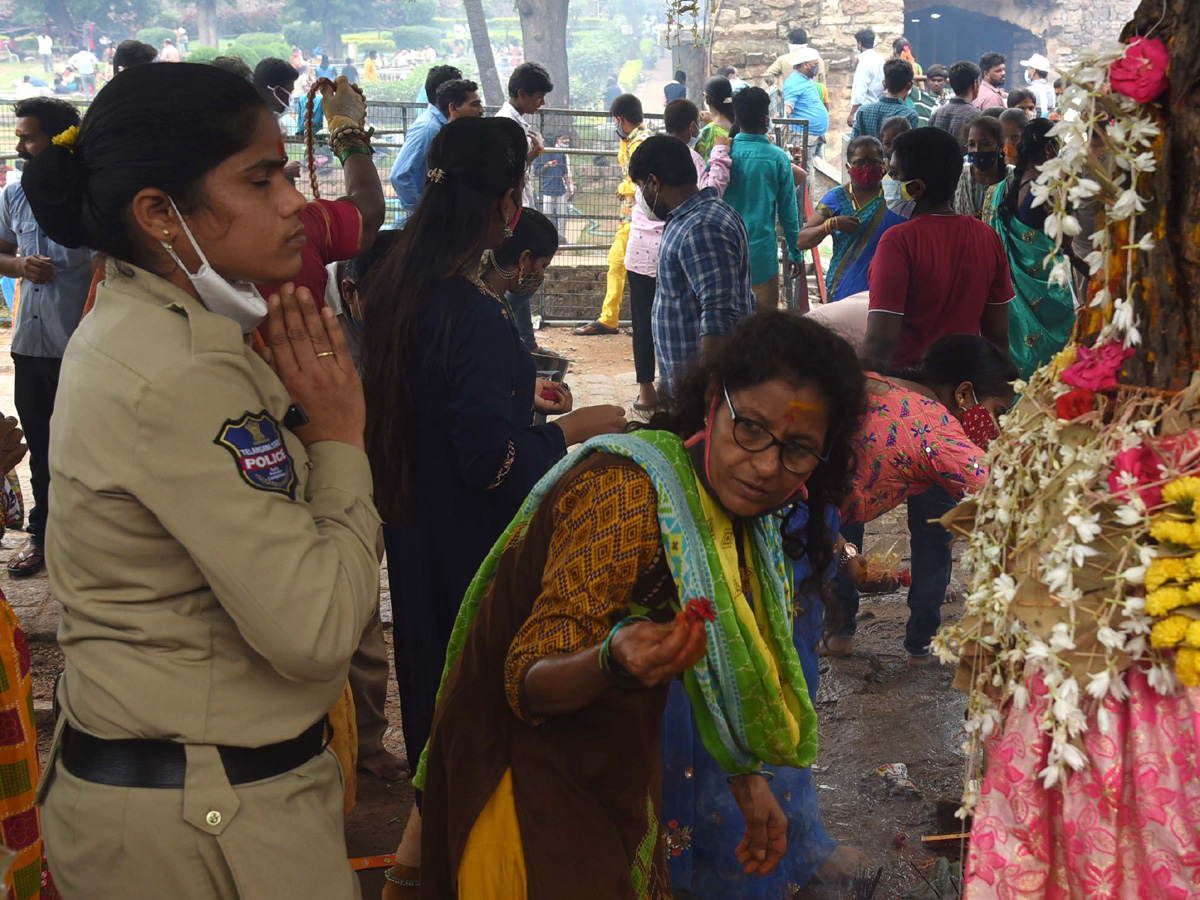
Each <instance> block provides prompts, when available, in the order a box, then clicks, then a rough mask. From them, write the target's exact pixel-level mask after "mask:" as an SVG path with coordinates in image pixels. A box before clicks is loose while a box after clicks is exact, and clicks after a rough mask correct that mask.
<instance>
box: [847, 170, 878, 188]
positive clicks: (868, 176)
mask: <svg viewBox="0 0 1200 900" xmlns="http://www.w3.org/2000/svg"><path fill="white" fill-rule="evenodd" d="M850 180H851V181H853V182H854V183H855V184H861V185H862V186H863V187H876V186H877V185H878V184H879V182H880V181H882V180H883V166H851V167H850Z"/></svg>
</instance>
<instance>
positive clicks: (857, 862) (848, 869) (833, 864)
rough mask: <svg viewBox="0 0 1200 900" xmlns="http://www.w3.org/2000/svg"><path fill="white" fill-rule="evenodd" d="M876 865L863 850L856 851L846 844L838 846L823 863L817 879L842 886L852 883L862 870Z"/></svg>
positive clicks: (818, 870)
mask: <svg viewBox="0 0 1200 900" xmlns="http://www.w3.org/2000/svg"><path fill="white" fill-rule="evenodd" d="M874 865H875V863H874V862H872V861H871V857H869V856H867V854H865V853H863V852H862V851H861V850H855V849H854V848H853V847H847V846H846V845H845V844H838V845H837V846H836V847H835V848H834V850H833V852H832V853H830V854H829V857H828V858H827V859H826V860H825V862H823V863H821V867H820V868H819V869H817V878H818V879H819V880H821V881H822V882H824V883H825V884H840V883H842V882H845V881H852V880H853V879H854V876H855V875H856V874H858V872H859V871H860V870H862V869H869V868H871V867H872V866H874Z"/></svg>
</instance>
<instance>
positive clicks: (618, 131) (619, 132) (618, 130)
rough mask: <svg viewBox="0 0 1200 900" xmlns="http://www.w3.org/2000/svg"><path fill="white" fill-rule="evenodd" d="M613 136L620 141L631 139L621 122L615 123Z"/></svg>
mask: <svg viewBox="0 0 1200 900" xmlns="http://www.w3.org/2000/svg"><path fill="white" fill-rule="evenodd" d="M613 134H615V135H616V136H617V140H618V141H623V140H625V139H626V138H627V137H629V135H627V134H626V133H625V129H624V128H622V127H621V123H620V122H613Z"/></svg>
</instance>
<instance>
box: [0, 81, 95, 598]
mask: <svg viewBox="0 0 1200 900" xmlns="http://www.w3.org/2000/svg"><path fill="white" fill-rule="evenodd" d="M14 111H15V113H16V117H17V129H16V130H17V156H19V157H20V158H21V159H24V160H30V159H33V158H34V157H35V156H37V155H38V154H39V153H41V152H42V151H43V150H45V149H46V148H47V147H49V146H50V142H51V140H52V139H53V138H54V137H55V136H56V135H59V134H62V132H64V131H66V130H67V129H68V128H70V127H71V126H72V125H78V124H79V111H78V110H77V109H76V108H75V107H74V106H72V105H71V104H70V103H67V102H66V101H65V100H56V99H51V98H48V97H34V98H31V99H29V100H22V101H20V102H19V103H17V105H16V107H15V110H14ZM64 189H66V188H65V187H64ZM0 275H6V276H8V277H9V278H20V279H21V302H20V305H19V306H18V307H17V320H16V323H15V325H14V329H13V340H12V359H13V400H14V402H15V403H16V407H17V416H18V417H19V418H20V420H21V428H22V429H24V431H25V443H26V444H27V445H28V446H29V469H30V477H31V480H32V482H33V509H32V510H30V512H29V527H28V528H27V529H26V533H27V534H28V535H29V539H28V540H27V541H26V542H25V544H24V546H22V547H21V549H20V550H18V551H17V552H16V554H15V555H14V556H13V557H12V559H11V560H9V563H8V574H9V576H10V577H12V576H18V577H20V576H25V575H32V574H34V573H35V572H37V571H39V570H41V568H42V567H43V566H44V565H45V556H44V551H43V546H44V541H45V536H46V525H47V522H46V520H47V517H48V515H49V502H48V500H49V493H50V463H49V458H48V454H49V450H50V416H51V414H52V413H53V412H54V395H55V393H57V391H58V373H59V369H60V368H61V367H62V357H63V353H64V352H65V351H66V349H67V341H68V340H70V337H71V335H72V334H74V332H75V328H76V326H78V325H79V319H80V318H81V317H82V316H83V306H84V303H86V302H87V296H88V289H89V288H90V287H91V283H92V252H91V251H90V250H88V249H87V248H86V247H81V248H79V249H75V250H72V249H70V248H69V247H64V246H62V245H61V244H56V243H54V241H52V240H50V239H49V238H48V237H46V235H45V233H44V232H43V231H42V228H41V226H40V225H39V224H38V222H37V219H35V218H34V217H33V211H32V210H31V209H30V208H29V201H28V200H26V199H25V191H24V189H23V188H22V186H21V184H20V183H17V184H10V185H8V186H7V187H6V188H5V189H4V193H3V194H0Z"/></svg>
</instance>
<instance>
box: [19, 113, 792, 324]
mask: <svg viewBox="0 0 1200 900" xmlns="http://www.w3.org/2000/svg"><path fill="white" fill-rule="evenodd" d="M75 103H76V105H77V106H79V107H80V111H81V112H82V111H83V110H84V109H86V107H87V101H83V100H80V101H75ZM426 109H427V105H426V104H424V103H407V102H394V101H371V100H370V98H369V97H368V102H367V120H368V124H369V125H370V126H372V127H374V129H375V136H374V138H373V139H372V145H373V146H374V148H375V156H374V160H375V166H376V168H377V169H378V171H379V179H380V182H381V183H382V185H383V194H384V199H385V201H386V205H387V216H386V219H385V222H384V227H385V228H399V227H402V226H403V224H404V213H403V211H402V210H401V209H400V202H399V200H398V199H397V198H396V194H395V192H394V191H393V190H392V186H391V183H390V181H389V180H388V175H389V174H390V172H391V169H392V165H393V163H395V161H396V157H397V156H398V155H399V154H400V150H401V148H402V147H403V146H404V136H405V134H406V133H407V132H408V129H409V127H411V125H412V124H413V122H415V121H416V119H417V117H418V116H419V115H420V114H421V113H422V112H424V111H425V110H426ZM495 111H496V110H495V109H494V108H489V109H488V111H487V114H488V115H492V114H494V113H495ZM646 119H647V124H648V125H649V127H650V129H651V130H652V131H660V130H661V129H662V116H661V115H656V114H648V115H647V117H646ZM529 121H530V125H531V126H532V127H533V129H534V130H536V131H538V132H540V133H541V134H542V136H543V137H544V139H545V141H546V147H547V151H550V152H554V153H561V154H563V156H565V158H566V160H567V161H568V162H569V168H570V175H571V182H572V184H573V187H574V193H573V194H572V195H571V196H570V197H569V198H564V197H563V196H562V195H561V194H556V193H554V191H555V189H556V188H557V184H556V181H557V179H556V178H555V177H553V175H550V174H545V173H544V172H543V170H540V169H539V168H537V167H536V164H535V169H534V174H533V175H532V176H531V177H532V185H533V193H534V196H535V198H536V199H535V203H536V205H537V207H538V208H539V209H541V210H542V211H543V212H544V213H545V214H546V215H547V216H549V217H550V218H551V219H552V220H553V221H554V222H555V224H556V225H557V227H558V230H559V253H558V255H557V256H556V257H555V260H554V265H553V266H552V267H551V268H550V270H549V271H548V272H547V277H546V281H545V284H544V286H543V287H542V289H541V295H540V297H535V298H534V302H533V310H534V314H535V315H539V316H541V318H542V320H543V321H545V322H561V323H564V324H565V323H574V322H590V321H591V320H592V319H594V318H595V317H596V316H597V314H598V313H599V311H600V304H601V302H602V301H603V299H604V292H605V276H606V273H607V270H608V251H609V248H610V246H611V245H612V241H613V236H614V235H615V234H616V231H617V228H618V227H619V226H620V224H621V217H620V201H619V199H618V195H617V186H618V185H619V184H620V183H621V180H622V177H623V176H622V174H621V167H620V165H619V163H618V160H617V151H618V148H619V145H620V139H619V138H618V137H617V133H616V131H615V129H614V126H613V123H612V119H611V118H610V117H609V116H608V115H607V114H606V113H603V112H602V111H599V110H573V109H543V110H540V111H539V112H537V113H535V114H534V115H533V116H531V117H529ZM301 125H302V123H301V122H300V121H299V117H298V116H297V115H296V113H294V112H288V113H286V114H285V115H284V117H283V119H282V120H281V126H282V128H283V130H284V133H285V135H286V137H285V145H286V149H287V153H288V156H289V157H290V158H292V159H295V160H299V161H300V162H301V175H300V179H299V181H298V182H297V185H296V186H297V187H298V188H299V189H300V190H301V191H302V192H303V193H304V194H305V195H306V196H310V195H311V187H310V178H309V172H308V166H307V162H306V156H307V154H306V148H305V139H304V137H303V135H302V134H301V133H300V132H301V130H302V128H301ZM791 125H794V126H796V127H797V128H799V129H800V130H799V131H797V130H793V129H791V128H789V127H788V126H791ZM14 126H15V117H14V116H13V112H12V107H11V106H7V105H5V106H2V107H0V133H4V134H12V130H13V127H14ZM807 128H808V123H807V122H806V121H804V120H798V119H797V120H790V119H788V120H784V119H776V120H775V129H774V135H773V139H774V140H775V142H776V143H777V144H779V145H780V146H785V147H794V148H797V149H801V151H802V148H803V147H804V146H805V143H806V140H807ZM563 135H566V136H568V137H569V138H570V146H569V147H558V146H556V144H557V142H558V139H559V138H560V137H561V136H563ZM0 159H3V160H6V161H9V160H15V159H16V154H15V153H12V152H5V153H0ZM314 159H315V162H316V170H317V186H318V189H319V191H320V194H321V196H322V197H337V196H339V195H340V194H341V193H342V191H343V186H344V182H343V181H342V168H341V165H340V164H338V162H337V158H336V157H335V156H334V155H333V153H332V152H331V151H330V150H329V147H328V146H327V145H325V144H324V143H323V142H322V141H321V139H320V137H319V136H318V138H317V141H316V144H315V146H314ZM9 164H10V165H11V163H9ZM545 172H549V170H545ZM547 188H549V189H550V190H547ZM800 203H801V210H802V211H803V208H804V205H803V196H802V195H801V196H800ZM801 217H802V218H803V212H802V213H801ZM782 268H783V269H784V270H785V271H786V266H784V267H782ZM784 288H785V296H786V297H787V298H788V301H789V304H790V302H791V299H792V295H793V289H792V285H791V283H790V281H786V280H785V285H784ZM628 309H629V307H628V306H627V305H624V306H623V310H624V311H628Z"/></svg>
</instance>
